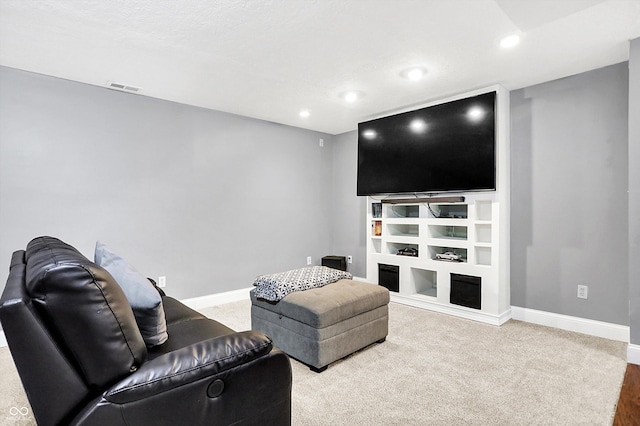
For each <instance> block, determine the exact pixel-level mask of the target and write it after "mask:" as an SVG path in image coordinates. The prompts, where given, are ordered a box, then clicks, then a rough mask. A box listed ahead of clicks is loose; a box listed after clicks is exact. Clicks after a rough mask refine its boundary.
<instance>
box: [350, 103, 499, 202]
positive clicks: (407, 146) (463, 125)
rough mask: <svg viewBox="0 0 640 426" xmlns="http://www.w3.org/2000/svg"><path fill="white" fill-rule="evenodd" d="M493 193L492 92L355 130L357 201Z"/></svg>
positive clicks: (493, 116)
mask: <svg viewBox="0 0 640 426" xmlns="http://www.w3.org/2000/svg"><path fill="white" fill-rule="evenodd" d="M495 189H496V92H488V93H483V94H480V95H477V96H473V97H469V98H465V99H460V100H455V101H451V102H446V103H442V104H437V105H433V106H429V107H426V108H422V109H418V110H415V111H409V112H404V113H401V114H396V115H391V116H387V117H383V118H378V119H375V120H371V121H367V122H364V123H359V124H358V195H384V194H402V193H438V192H466V191H492V190H495Z"/></svg>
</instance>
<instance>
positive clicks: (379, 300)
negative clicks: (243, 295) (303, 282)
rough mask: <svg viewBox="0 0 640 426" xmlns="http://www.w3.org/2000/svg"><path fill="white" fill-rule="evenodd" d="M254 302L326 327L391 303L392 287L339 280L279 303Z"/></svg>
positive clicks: (314, 325) (256, 300) (260, 300)
mask: <svg viewBox="0 0 640 426" xmlns="http://www.w3.org/2000/svg"><path fill="white" fill-rule="evenodd" d="M251 301H252V303H253V304H254V305H256V306H260V307H261V308H264V309H266V310H268V311H271V312H275V313H277V314H280V315H283V316H286V317H289V318H292V319H295V320H296V321H300V322H302V323H304V324H307V325H309V326H311V327H315V328H324V327H328V326H330V325H333V324H336V323H338V322H340V321H344V320H345V319H348V318H352V317H355V316H356V315H359V314H361V313H363V312H368V311H370V310H372V309H376V308H378V307H380V306H384V305H387V304H388V303H389V290H387V289H386V288H384V287H382V286H379V285H375V284H368V283H363V282H360V281H353V280H340V281H336V282H335V283H332V284H327V285H325V286H323V287H319V288H313V289H309V290H304V291H296V292H293V293H290V294H288V295H287V296H286V297H284V298H283V299H282V300H280V301H279V302H277V303H274V302H269V301H266V300H263V299H258V298H257V297H256V296H255V291H254V290H252V291H251Z"/></svg>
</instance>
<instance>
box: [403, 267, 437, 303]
mask: <svg viewBox="0 0 640 426" xmlns="http://www.w3.org/2000/svg"><path fill="white" fill-rule="evenodd" d="M410 270H411V284H412V288H411V289H410V291H411V292H413V293H414V294H421V295H423V296H430V297H438V273H437V272H436V271H431V270H428V269H421V268H410Z"/></svg>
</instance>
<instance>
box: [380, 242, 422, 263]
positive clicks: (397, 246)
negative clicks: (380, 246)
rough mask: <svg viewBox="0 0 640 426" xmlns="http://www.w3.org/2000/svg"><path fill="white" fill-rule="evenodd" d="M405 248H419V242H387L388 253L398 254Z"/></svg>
mask: <svg viewBox="0 0 640 426" xmlns="http://www.w3.org/2000/svg"><path fill="white" fill-rule="evenodd" d="M404 249H413V250H418V244H409V243H395V242H387V253H388V254H396V255H397V254H398V251H400V250H404ZM400 256H402V257H408V258H410V259H412V258H414V259H417V258H418V256H406V255H400Z"/></svg>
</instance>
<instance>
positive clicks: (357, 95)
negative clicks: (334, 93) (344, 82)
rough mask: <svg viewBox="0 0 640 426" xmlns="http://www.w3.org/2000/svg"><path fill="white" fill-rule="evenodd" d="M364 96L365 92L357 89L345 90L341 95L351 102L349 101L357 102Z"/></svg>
mask: <svg viewBox="0 0 640 426" xmlns="http://www.w3.org/2000/svg"><path fill="white" fill-rule="evenodd" d="M363 96H364V93H362V92H359V91H357V90H350V91H348V92H344V93H342V94H341V95H340V97H341V98H342V99H344V100H345V102H349V103H352V102H355V101H357V100H359V99H361V98H362V97H363Z"/></svg>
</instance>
